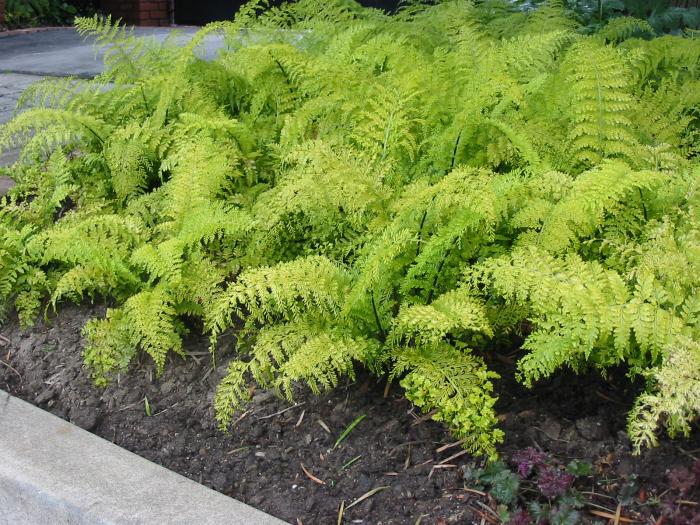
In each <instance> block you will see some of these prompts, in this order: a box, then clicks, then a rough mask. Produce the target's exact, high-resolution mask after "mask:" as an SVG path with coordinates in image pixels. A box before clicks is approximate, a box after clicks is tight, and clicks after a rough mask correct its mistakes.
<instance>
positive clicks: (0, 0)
mask: <svg viewBox="0 0 700 525" xmlns="http://www.w3.org/2000/svg"><path fill="white" fill-rule="evenodd" d="M4 21H5V0H0V24H2V23H3V22H4Z"/></svg>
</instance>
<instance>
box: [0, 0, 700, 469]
mask: <svg viewBox="0 0 700 525" xmlns="http://www.w3.org/2000/svg"><path fill="white" fill-rule="evenodd" d="M497 4H498V3H497V2H478V3H477V2H474V3H471V2H468V1H459V0H458V1H448V2H440V3H437V4H434V5H421V4H417V3H413V4H409V5H407V6H406V7H405V8H404V9H402V10H400V11H399V12H398V13H396V14H394V15H392V16H389V15H386V14H384V13H383V12H380V11H377V10H372V9H365V8H362V7H360V6H359V5H358V4H355V3H353V2H351V1H349V0H336V1H332V2H328V1H323V2H320V1H316V0H303V1H301V2H298V3H295V4H290V5H285V6H282V7H280V8H275V9H262V8H261V5H260V3H252V4H249V5H248V6H246V7H245V8H244V9H243V10H242V11H241V13H240V14H239V15H238V18H237V19H236V21H235V22H232V23H218V24H214V25H211V26H208V27H206V28H205V29H203V30H202V31H201V32H200V33H198V34H197V35H196V36H195V37H194V39H193V40H191V41H190V42H189V44H187V45H186V46H184V47H177V46H176V45H175V44H174V43H173V42H166V43H164V44H157V43H154V42H151V41H148V40H141V39H137V38H135V37H134V36H132V35H131V34H130V33H129V31H127V30H125V29H123V28H120V27H119V26H118V25H116V24H114V23H112V22H110V21H109V20H100V19H79V20H78V22H77V27H78V30H79V31H80V32H81V33H83V34H85V35H92V36H95V37H97V42H98V44H99V45H103V46H106V53H107V55H106V66H107V67H106V71H105V73H104V74H103V75H101V76H100V77H98V78H96V79H94V80H91V81H82V80H71V79H69V80H60V81H56V80H52V81H46V82H44V83H40V84H37V85H34V86H33V87H32V88H31V89H30V90H29V91H28V92H26V93H25V94H24V96H23V98H22V100H21V102H20V107H19V108H18V114H17V116H16V118H15V119H14V120H13V121H11V122H10V123H9V124H7V125H5V126H4V127H3V128H1V129H0V147H2V148H6V147H9V146H12V145H17V144H19V145H22V153H21V156H20V158H19V160H18V161H17V162H16V163H15V164H14V165H13V166H12V167H10V168H8V169H7V170H6V171H7V173H8V174H9V175H10V176H12V177H13V178H14V179H15V180H16V181H17V183H18V184H17V186H16V187H15V188H14V189H13V190H12V192H11V193H10V194H9V196H7V197H6V198H4V200H3V202H2V208H1V211H0V238H1V242H0V303H2V304H4V305H5V310H6V311H9V309H10V308H12V307H14V308H16V310H17V311H18V313H19V316H20V320H21V321H22V322H23V323H30V322H31V321H32V320H33V319H34V318H35V317H36V316H37V315H38V314H40V313H41V312H42V311H43V309H44V308H48V307H51V308H56V307H60V304H61V303H62V302H65V301H75V302H80V301H83V300H86V299H91V298H95V297H102V298H107V299H109V301H110V303H111V304H112V305H113V308H111V309H109V310H108V312H107V315H106V317H105V318H104V319H95V320H93V321H91V322H89V323H88V325H87V326H86V327H85V331H84V333H85V336H86V340H87V345H86V348H85V354H84V356H85V360H86V362H87V364H88V365H89V366H90V367H91V370H92V371H93V373H94V377H95V380H96V381H97V382H98V383H99V384H104V383H105V382H106V381H108V380H109V379H110V378H111V377H113V376H114V375H115V374H116V373H117V372H119V371H123V370H125V369H126V368H127V367H128V366H129V363H130V361H131V360H132V358H133V357H134V356H135V355H136V353H137V352H146V353H148V354H149V355H150V356H151V357H152V358H153V360H154V361H155V363H156V365H157V368H158V369H159V370H162V369H163V367H164V366H166V364H167V360H168V356H169V354H171V353H181V352H182V337H183V334H184V333H185V332H186V331H187V330H188V329H192V328H193V327H197V326H199V327H203V328H204V330H206V331H207V332H208V333H209V334H210V335H211V339H212V352H213V357H216V356H215V352H216V351H215V348H216V347H217V346H216V342H217V338H218V336H219V335H220V334H222V333H223V332H225V331H227V330H230V329H234V330H237V331H239V334H238V335H239V337H238V341H239V343H238V346H237V349H236V352H237V356H238V357H237V358H235V359H234V360H233V361H231V363H230V365H229V372H228V375H227V377H226V378H225V379H224V380H223V382H222V383H221V385H220V387H219V389H218V392H217V396H216V409H217V414H218V419H219V422H220V424H221V426H222V428H226V426H227V425H228V424H229V422H230V421H231V418H232V417H233V415H234V413H235V411H236V410H237V409H239V408H241V407H242V406H243V404H244V403H245V402H246V399H247V396H248V395H249V391H250V390H249V382H250V381H251V380H254V381H255V382H256V383H258V384H260V385H264V386H267V387H273V388H277V389H279V391H280V392H281V393H283V394H284V395H287V396H289V397H291V396H293V394H294V392H295V389H294V388H293V387H294V385H295V384H297V383H304V384H307V385H308V386H309V387H310V388H311V389H312V390H313V391H320V390H323V389H327V388H332V387H334V386H335V385H336V384H338V382H339V381H340V379H341V378H342V377H348V376H349V377H352V376H353V374H355V373H356V371H357V370H358V367H365V368H367V369H369V370H370V371H371V372H373V373H374V374H376V375H378V376H386V377H387V378H388V379H389V380H396V381H399V382H400V384H401V385H402V387H403V388H404V390H405V394H406V397H407V398H408V399H410V400H411V401H412V402H413V403H414V404H415V405H417V406H418V407H420V408H421V409H423V410H424V411H426V412H430V413H431V414H432V415H433V418H434V419H436V420H438V421H443V422H445V424H446V425H448V426H449V427H450V428H451V429H452V430H453V432H454V433H455V434H456V435H457V436H459V437H460V438H463V439H464V440H465V441H464V442H465V446H466V447H467V448H468V449H470V450H472V451H473V452H475V453H484V454H487V455H489V456H494V455H495V453H496V445H497V444H498V443H499V441H500V440H501V439H502V433H501V431H500V430H499V429H498V428H497V426H496V422H497V418H496V414H495V412H494V403H495V401H496V400H495V396H494V393H493V384H492V382H493V380H494V378H495V377H496V374H494V372H492V371H490V370H489V369H488V367H487V365H486V362H487V361H488V356H489V354H490V353H491V352H492V351H493V349H494V348H495V347H496V346H497V345H503V344H512V343H513V342H515V341H519V340H522V339H523V338H524V344H522V355H521V358H520V360H519V364H518V374H519V378H520V379H521V380H522V381H523V382H524V383H525V384H526V385H528V386H532V387H534V388H536V386H537V381H538V380H540V379H541V378H544V377H547V376H549V375H551V374H554V373H555V372H556V371H557V370H559V369H561V368H562V367H570V368H572V369H574V370H577V371H584V370H587V369H591V368H594V369H599V370H601V371H605V370H606V369H608V368H609V367H612V366H618V365H623V366H626V367H627V368H628V369H629V373H630V375H631V376H633V377H634V376H643V377H644V378H645V379H646V381H647V390H646V392H645V393H644V394H643V395H642V396H641V397H640V398H639V400H638V403H637V404H636V405H635V407H634V408H633V409H632V411H631V413H630V419H629V430H630V433H631V436H632V438H633V441H634V443H635V445H636V446H637V447H641V446H644V445H650V444H654V443H655V442H656V440H657V436H658V429H659V428H661V427H665V428H666V429H667V430H668V431H669V432H670V433H671V434H672V435H673V434H677V433H687V432H689V430H690V425H691V423H692V421H693V419H694V418H695V417H696V415H697V414H698V411H700V405H699V404H698V399H700V397H698V392H699V391H700V350H698V348H699V346H698V345H700V326H699V321H698V319H699V317H698V312H700V299H698V296H697V290H698V286H699V285H700V216H699V210H700V207H699V205H700V195H699V194H698V183H699V182H700V164H699V163H698V161H697V155H698V142H697V136H698V129H699V128H698V124H699V122H698V113H697V108H698V103H699V102H700V100H699V99H700V89H699V88H700V40H696V39H695V38H694V37H693V35H686V36H663V37H659V38H651V37H652V36H653V33H654V30H653V28H651V26H649V25H648V24H647V23H646V22H644V21H641V20H635V19H631V18H618V19H615V20H613V21H611V22H610V23H609V24H608V25H606V26H604V27H602V29H601V30H600V32H598V33H595V34H593V35H589V34H585V32H583V31H580V30H579V29H580V28H579V26H578V23H577V21H576V20H575V19H573V18H572V17H570V16H569V14H568V11H566V10H565V8H564V5H563V4H562V3H561V2H556V1H552V2H550V3H549V4H548V5H545V6H544V7H541V8H539V9H536V10H531V11H519V12H510V11H508V10H501V11H499V10H498V9H497V7H498V5H497ZM213 32H217V33H223V34H224V35H225V38H226V40H227V46H226V48H225V50H224V51H222V52H221V54H220V56H219V57H218V58H217V59H216V60H212V61H204V60H202V59H201V58H199V56H200V53H199V49H200V45H201V43H202V41H203V40H204V39H206V38H207V35H208V34H210V33H213ZM679 371H680V373H679Z"/></svg>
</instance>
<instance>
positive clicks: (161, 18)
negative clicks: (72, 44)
mask: <svg viewBox="0 0 700 525" xmlns="http://www.w3.org/2000/svg"><path fill="white" fill-rule="evenodd" d="M2 1H4V0H0V2H2ZM100 7H101V8H102V10H103V11H104V12H105V13H108V14H111V15H112V18H121V19H122V21H124V22H125V23H127V24H135V25H139V26H168V25H170V0H101V2H100Z"/></svg>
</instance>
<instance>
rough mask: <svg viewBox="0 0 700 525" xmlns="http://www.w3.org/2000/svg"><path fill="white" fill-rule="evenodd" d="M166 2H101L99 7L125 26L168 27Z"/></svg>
mask: <svg viewBox="0 0 700 525" xmlns="http://www.w3.org/2000/svg"><path fill="white" fill-rule="evenodd" d="M169 5H170V3H169V1H168V0H125V1H119V0H101V7H102V9H103V10H104V11H106V12H107V13H110V14H111V15H112V17H113V18H122V19H123V21H124V22H125V23H127V24H140V25H149V26H153V25H170V15H169V11H170V10H169Z"/></svg>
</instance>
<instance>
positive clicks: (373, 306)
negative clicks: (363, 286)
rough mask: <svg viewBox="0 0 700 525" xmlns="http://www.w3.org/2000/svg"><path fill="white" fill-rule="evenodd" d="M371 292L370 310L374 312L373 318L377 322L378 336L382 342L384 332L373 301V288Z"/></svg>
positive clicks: (384, 337)
mask: <svg viewBox="0 0 700 525" xmlns="http://www.w3.org/2000/svg"><path fill="white" fill-rule="evenodd" d="M371 293H372V311H373V312H374V320H375V321H376V323H377V328H378V329H379V336H380V338H381V341H382V343H383V342H384V341H386V332H385V331H384V327H383V326H382V322H381V320H380V319H379V312H377V304H376V303H375V302H374V290H373V291H372V292H371Z"/></svg>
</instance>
